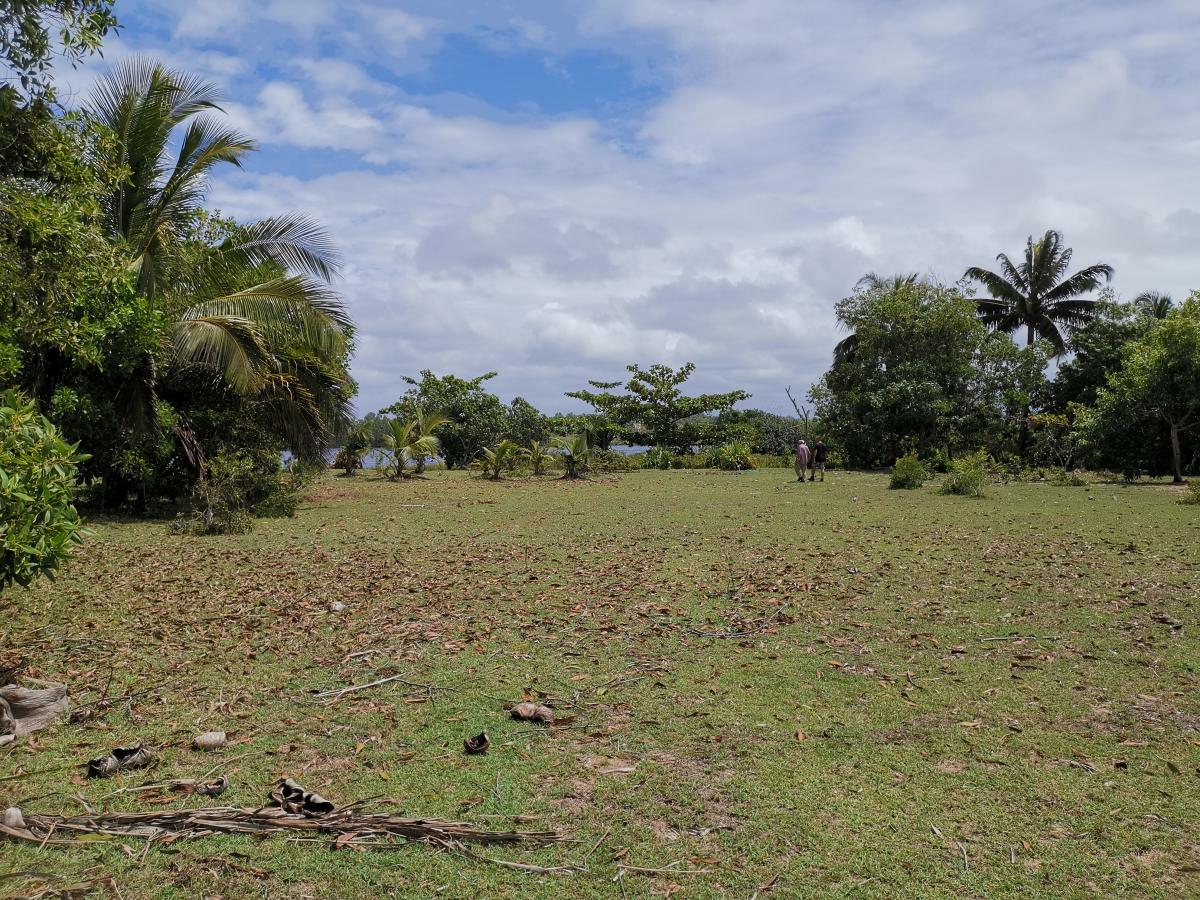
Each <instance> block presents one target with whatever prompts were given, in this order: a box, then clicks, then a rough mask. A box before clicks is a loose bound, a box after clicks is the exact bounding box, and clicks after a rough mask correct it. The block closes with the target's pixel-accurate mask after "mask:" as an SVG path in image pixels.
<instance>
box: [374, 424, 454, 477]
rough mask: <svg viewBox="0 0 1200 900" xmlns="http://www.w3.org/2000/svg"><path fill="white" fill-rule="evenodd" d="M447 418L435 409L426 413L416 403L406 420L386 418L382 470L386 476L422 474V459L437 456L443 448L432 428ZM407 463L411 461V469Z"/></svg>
mask: <svg viewBox="0 0 1200 900" xmlns="http://www.w3.org/2000/svg"><path fill="white" fill-rule="evenodd" d="M449 421H450V419H448V418H446V417H445V416H443V415H440V414H437V413H432V414H427V413H425V412H424V411H423V410H422V409H421V408H420V407H417V409H416V411H415V413H414V415H413V417H412V418H411V419H408V420H407V421H403V420H400V419H391V420H389V421H388V428H389V430H390V434H388V435H387V436H386V437H385V438H384V443H385V447H386V449H387V451H388V457H389V462H388V464H387V465H385V466H384V471H385V472H386V473H387V476H388V478H390V479H392V480H393V481H395V480H396V479H397V478H400V477H404V478H407V477H409V476H410V475H420V474H422V473H423V472H424V471H425V460H427V459H428V458H429V457H431V456H436V455H437V454H438V452H439V451H440V450H441V449H442V445H441V441H439V440H438V439H437V436H436V435H435V434H434V433H433V430H434V429H435V428H437V427H438V426H439V425H445V424H446V423H447V422H449ZM409 463H412V464H413V469H412V472H411V473H410V472H409V470H408V466H409Z"/></svg>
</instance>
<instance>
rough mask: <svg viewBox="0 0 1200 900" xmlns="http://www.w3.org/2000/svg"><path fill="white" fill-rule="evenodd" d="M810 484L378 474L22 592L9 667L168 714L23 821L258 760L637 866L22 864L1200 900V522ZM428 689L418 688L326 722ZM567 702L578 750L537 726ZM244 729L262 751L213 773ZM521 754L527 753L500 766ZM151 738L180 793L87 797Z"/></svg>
mask: <svg viewBox="0 0 1200 900" xmlns="http://www.w3.org/2000/svg"><path fill="white" fill-rule="evenodd" d="M783 474H784V473H781V472H779V471H771V470H761V471H751V472H741V473H723V472H716V471H688V470H684V471H666V472H659V471H645V472H637V473H631V474H628V475H622V476H601V477H597V478H594V479H592V480H586V481H585V480H580V481H570V480H560V479H534V478H528V479H520V478H513V479H506V480H503V481H499V482H491V481H487V480H483V479H477V478H470V477H466V476H465V475H464V474H463V473H447V472H434V473H431V474H430V475H429V477H428V478H426V479H422V480H415V479H414V480H411V481H402V482H388V481H385V480H383V479H381V478H379V477H378V476H376V475H373V474H362V475H360V476H359V477H357V478H353V479H346V478H335V477H327V478H323V479H322V480H321V481H319V482H318V483H317V484H316V485H315V486H314V488H313V489H312V490H311V493H310V495H309V499H308V500H307V502H306V503H305V504H304V505H303V506H302V507H301V509H300V511H299V513H298V514H297V516H296V517H295V518H292V519H288V518H282V519H270V520H263V521H260V522H257V523H256V528H255V530H254V531H253V532H251V533H249V534H245V535H225V536H213V537H205V538H188V537H179V536H172V535H171V534H169V533H168V529H167V528H166V527H164V525H163V523H161V522H128V521H120V520H101V521H98V522H93V523H92V527H93V529H94V532H95V533H94V535H93V537H92V538H91V539H89V541H88V543H87V544H86V545H85V546H84V547H83V548H82V549H81V550H80V552H79V553H78V555H77V557H76V558H75V560H74V562H73V563H72V564H71V565H70V566H69V567H68V569H67V570H66V571H65V572H64V573H63V575H62V576H61V577H60V579H59V580H58V581H57V582H56V583H54V584H40V585H38V586H37V587H35V588H34V589H32V590H18V591H13V592H11V593H9V594H6V595H5V598H4V600H5V605H6V612H5V624H4V626H3V632H2V634H3V639H2V643H3V646H4V648H5V650H6V651H7V653H8V654H9V655H10V656H11V655H19V656H21V657H23V658H24V659H25V661H26V665H27V671H28V673H29V674H31V675H34V676H37V677H42V678H48V679H55V680H62V681H65V682H67V683H68V684H69V685H70V687H71V691H72V697H73V703H74V705H75V707H76V708H77V709H81V708H84V707H86V706H87V705H88V704H95V703H96V701H98V700H99V699H100V698H101V697H102V696H108V697H122V696H127V695H132V696H133V699H132V700H127V701H122V702H118V703H115V704H112V705H110V706H101V707H99V708H96V707H93V708H94V709H98V714H96V715H95V716H93V717H92V718H90V719H87V720H86V721H80V722H76V723H74V724H69V725H67V724H64V725H59V726H56V727H53V728H51V729H49V730H47V731H44V732H40V733H38V734H37V735H35V736H34V738H33V739H32V740H25V741H22V742H20V743H18V744H17V745H16V746H15V747H14V748H9V749H6V750H5V751H4V754H5V755H4V756H3V757H0V760H2V762H0V778H7V777H8V776H11V775H22V777H20V778H18V779H10V780H7V781H0V798H2V799H3V803H4V804H7V803H14V802H20V803H22V804H23V805H24V806H25V808H26V809H27V810H36V811H41V812H46V813H59V812H61V813H75V812H79V811H81V806H80V800H82V801H84V802H86V803H89V804H91V805H92V806H93V807H95V808H96V809H114V810H115V809H135V808H139V806H141V805H144V804H145V803H147V801H146V800H145V799H143V800H138V799H137V798H136V797H135V796H134V795H133V794H132V793H128V792H127V793H122V794H116V795H113V794H112V792H113V791H114V790H116V789H117V788H118V787H122V786H128V785H135V784H140V783H142V782H143V781H155V782H157V781H164V780H167V779H168V778H176V777H193V778H194V777H199V776H200V775H202V774H204V773H205V772H206V771H208V770H209V769H210V768H211V767H212V766H214V765H216V764H217V763H220V762H224V763H225V767H224V769H223V770H222V771H223V772H225V773H227V774H228V775H229V776H230V779H231V781H232V786H231V788H230V789H229V792H228V793H227V794H226V795H225V796H224V797H222V798H221V801H220V802H221V803H229V804H231V805H257V804H259V803H261V802H262V801H263V800H264V798H265V796H266V792H267V790H268V789H269V786H270V784H271V782H272V781H274V780H275V779H277V778H279V777H281V776H283V775H290V776H292V777H293V778H295V779H296V780H297V781H299V782H300V783H301V784H303V785H305V786H306V787H308V788H310V789H312V790H315V791H318V792H320V793H321V794H323V795H325V796H326V797H329V798H330V799H332V800H335V801H337V802H350V801H354V800H359V799H363V798H367V797H376V796H380V795H385V796H387V797H390V798H394V799H395V800H396V802H397V806H396V808H397V809H398V811H400V812H402V813H404V814H407V815H428V816H436V817H441V818H462V819H467V820H470V821H474V822H475V823H477V824H479V825H485V826H486V825H493V826H496V827H510V826H511V825H512V824H513V822H514V817H529V819H528V821H526V822H525V827H530V828H540V827H546V826H550V827H557V828H562V829H566V830H568V831H570V832H571V833H572V834H573V835H574V836H575V837H576V838H577V839H578V844H573V845H568V846H565V847H555V848H549V849H545V850H538V851H533V852H522V851H513V850H506V849H489V850H487V851H486V852H487V853H488V854H490V855H493V856H497V857H503V858H506V859H512V860H519V861H522V862H529V863H535V864H539V865H556V864H564V863H570V862H574V861H578V860H579V859H580V858H582V856H583V855H584V854H585V853H586V852H587V850H588V849H589V848H591V847H592V846H593V845H595V844H596V843H597V842H598V841H601V839H602V838H603V841H602V843H600V846H599V847H598V849H597V850H596V851H595V853H594V854H593V855H592V856H591V858H590V860H589V868H590V871H588V872H585V873H578V874H571V875H561V876H547V875H537V874H530V873H525V872H517V871H512V870H508V869H503V868H500V867H497V866H492V865H488V864H486V863H481V862H476V861H472V860H467V859H465V858H462V857H457V856H453V855H450V854H446V853H441V852H437V851H435V850H432V849H430V848H427V847H422V846H416V845H412V846H407V847H403V848H401V849H397V850H396V851H394V852H369V853H356V852H353V851H349V850H333V849H332V848H331V846H330V842H329V841H323V842H318V843H288V842H286V841H282V840H277V839H273V840H267V841H257V840H253V839H250V838H243V837H219V838H210V839H205V840H201V841H196V842H177V843H175V844H172V845H169V846H158V847H152V848H151V849H149V851H148V852H146V853H145V854H144V855H143V852H142V851H143V849H144V845H143V844H141V843H139V842H133V841H128V840H127V841H124V842H115V843H102V844H101V843H97V844H88V845H86V846H82V847H74V848H67V849H56V848H52V847H47V848H45V849H44V850H41V851H39V850H38V849H37V848H36V847H31V846H23V845H16V844H11V843H0V871H5V872H17V871H36V872H50V873H58V874H61V875H64V876H67V877H70V878H78V877H79V876H81V874H84V873H91V874H92V876H94V875H96V874H103V875H106V876H107V875H111V876H112V877H114V878H115V879H116V882H117V883H118V884H119V886H120V888H121V890H122V892H123V894H124V895H125V896H137V897H141V896H160V897H195V896H202V895H210V894H221V895H224V896H230V897H232V896H239V897H240V896H246V897H251V896H272V897H284V896H296V897H298V896H301V895H305V894H308V895H313V896H321V897H360V896H364V895H368V894H379V895H381V896H387V895H391V894H396V895H402V896H431V895H439V896H452V897H467V896H491V897H495V896H522V897H547V898H550V897H562V896H572V897H612V896H614V891H616V890H617V886H616V885H614V884H613V881H612V879H613V877H614V876H615V875H617V874H618V871H619V870H618V866H619V865H626V866H635V867H640V868H643V869H662V868H665V867H674V868H677V869H683V870H690V871H699V870H703V871H705V873H706V874H702V875H696V874H679V875H671V874H662V873H658V874H647V873H638V872H635V871H628V872H626V874H625V875H624V877H623V878H622V882H623V884H624V886H625V889H626V891H627V893H628V895H629V896H631V897H632V896H647V895H649V894H650V892H652V891H654V892H657V893H659V894H660V895H661V894H664V893H667V892H669V891H670V890H671V889H672V887H671V886H672V885H679V886H680V889H679V891H678V895H680V896H688V897H719V896H750V895H751V894H753V893H754V892H755V891H756V890H759V889H760V888H762V887H763V885H766V884H772V885H773V890H774V891H775V893H776V894H777V895H778V896H808V895H817V896H846V895H852V896H858V897H889V896H897V895H909V896H911V895H914V893H916V894H919V895H921V896H931V897H935V896H945V897H956V896H1005V895H1007V896H1024V897H1063V896H1080V897H1082V896H1096V895H1101V896H1114V895H1124V896H1146V897H1151V896H1163V897H1166V896H1185V895H1189V894H1195V893H1196V892H1197V891H1200V883H1198V882H1197V875H1196V872H1197V870H1198V868H1200V848H1198V843H1197V839H1196V825H1197V822H1198V821H1200V801H1198V800H1197V791H1196V786H1197V774H1198V773H1197V766H1198V765H1200V690H1198V689H1197V688H1198V684H1197V673H1196V660H1197V659H1200V642H1198V640H1197V636H1196V629H1195V622H1196V613H1197V585H1198V584H1200V521H1198V520H1197V518H1196V516H1195V515H1194V513H1193V512H1192V510H1190V509H1188V508H1186V507H1183V506H1180V505H1179V504H1178V503H1175V502H1174V499H1175V498H1174V496H1173V494H1172V493H1171V492H1169V491H1167V490H1166V489H1164V488H1162V487H1158V486H1154V487H1140V488H1135V489H1122V488H1117V487H1113V486H1102V485H1094V486H1092V487H1090V488H1089V489H1088V490H1087V491H1084V490H1080V491H1058V490H1054V489H1053V488H1051V487H1048V486H1046V485H1037V484H1018V483H1013V484H1008V485H996V486H990V487H989V495H988V496H989V500H988V502H987V503H981V504H974V503H970V504H967V503H961V502H959V501H958V500H957V499H956V498H953V497H943V496H940V495H939V494H936V493H932V492H930V493H925V494H922V495H920V496H919V497H918V498H914V497H913V496H912V495H904V494H901V493H900V492H896V491H889V490H888V476H886V475H859V474H846V473H842V472H833V473H830V475H829V477H828V478H827V480H826V482H825V483H824V484H823V485H820V486H818V485H805V486H803V487H802V486H799V485H796V484H794V483H792V482H791V481H790V480H789V479H787V478H784V477H783ZM390 675H400V676H401V677H402V678H403V679H404V682H407V683H404V682H399V681H397V682H392V683H389V684H387V685H383V686H381V687H379V688H374V689H371V690H367V691H361V692H358V693H355V694H350V695H348V696H346V697H344V698H342V699H341V700H340V701H338V702H336V703H334V704H332V705H321V704H319V703H317V702H316V701H315V700H314V698H313V692H314V691H316V690H319V689H324V688H330V687H339V686H344V685H348V684H358V683H365V682H369V681H373V680H376V679H379V678H384V677H387V676H390ZM425 686H427V687H425ZM543 695H545V699H548V700H549V701H550V702H551V703H552V704H553V705H554V706H555V707H556V708H557V711H558V713H559V714H560V715H563V716H566V715H570V716H574V720H573V721H572V722H571V723H569V725H568V726H567V727H563V728H557V729H553V730H549V731H548V730H545V729H540V728H537V727H531V726H530V725H529V723H522V722H516V721H513V720H511V719H509V718H508V717H507V715H506V714H505V704H506V702H507V701H514V700H519V699H522V698H523V697H526V696H528V697H535V698H542V697H543ZM205 730H222V731H226V732H227V733H228V735H229V739H230V741H229V744H228V745H227V746H226V747H225V748H224V749H222V750H221V751H218V752H217V753H208V754H202V753H198V752H195V751H193V750H191V749H190V743H191V739H192V737H193V736H194V735H195V734H196V733H198V732H200V731H205ZM483 730H486V731H487V732H488V733H489V735H490V736H491V741H492V745H491V749H490V750H489V752H488V753H487V754H485V755H482V756H466V755H465V754H464V753H463V751H462V740H463V738H464V737H467V736H469V735H473V734H477V733H478V732H480V731H483ZM137 738H141V739H143V740H145V741H146V743H147V744H148V745H150V746H152V747H154V748H155V749H156V751H157V752H158V754H159V756H160V760H161V761H160V764H159V766H158V767H157V768H156V769H154V770H152V771H150V772H145V773H132V774H130V775H128V776H125V777H124V778H123V779H122V780H120V781H116V780H108V781H101V782H98V781H93V782H87V781H85V780H84V779H82V778H81V777H80V775H81V773H82V763H84V762H85V761H86V760H87V759H88V758H89V757H91V756H95V755H99V754H100V753H102V752H107V750H108V749H110V748H111V747H113V746H118V745H124V744H128V743H130V742H132V741H133V740H135V739H137ZM72 766H78V767H77V768H66V769H64V770H63V771H53V770H55V769H58V768H60V767H72ZM37 773H43V774H37ZM76 797H78V798H79V799H76ZM182 804H189V805H192V806H195V805H198V802H197V800H195V799H191V800H188V799H183V798H179V797H171V798H165V799H163V800H162V801H158V805H166V806H171V805H182ZM964 853H965V854H966V862H965V864H964ZM20 884H21V882H19V881H15V882H10V883H7V884H5V885H4V888H5V889H6V890H15V889H16V888H17V887H19V886H20Z"/></svg>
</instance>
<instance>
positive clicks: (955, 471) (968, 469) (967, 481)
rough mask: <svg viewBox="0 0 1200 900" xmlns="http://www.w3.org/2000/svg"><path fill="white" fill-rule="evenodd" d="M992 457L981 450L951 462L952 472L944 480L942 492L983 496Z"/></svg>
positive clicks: (964, 495)
mask: <svg viewBox="0 0 1200 900" xmlns="http://www.w3.org/2000/svg"><path fill="white" fill-rule="evenodd" d="M989 462H990V457H988V455H987V452H986V451H984V450H980V451H978V452H976V453H970V454H968V455H966V456H963V457H960V458H959V459H956V460H954V461H953V462H951V463H950V472H949V474H947V475H946V479H945V481H943V482H942V487H941V493H943V494H957V495H959V496H961V497H982V496H983V486H984V484H986V483H987V477H988V476H987V471H988V463H989Z"/></svg>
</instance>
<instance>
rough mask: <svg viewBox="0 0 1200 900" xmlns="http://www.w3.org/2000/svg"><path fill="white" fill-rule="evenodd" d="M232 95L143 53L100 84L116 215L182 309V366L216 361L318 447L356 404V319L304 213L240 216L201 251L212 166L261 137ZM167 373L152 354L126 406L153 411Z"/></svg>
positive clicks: (107, 204)
mask: <svg viewBox="0 0 1200 900" xmlns="http://www.w3.org/2000/svg"><path fill="white" fill-rule="evenodd" d="M218 100H219V92H218V91H217V89H216V87H215V86H213V85H211V84H209V83H207V82H204V81H202V80H200V79H197V78H194V77H192V76H190V75H187V74H184V73H180V72H176V71H172V70H170V69H167V68H165V67H163V66H162V65H160V64H158V63H155V62H153V61H150V60H145V59H138V58H135V59H131V60H128V61H126V62H125V63H123V64H122V65H121V66H119V67H117V69H115V70H114V71H113V72H112V73H111V74H109V75H108V76H106V77H105V78H104V79H103V80H102V81H101V82H100V83H99V84H98V85H97V86H96V88H95V89H94V91H93V93H92V95H91V98H90V100H89V102H88V104H87V110H88V112H89V113H90V114H91V115H92V116H94V117H95V118H96V119H97V120H98V121H99V122H101V123H103V124H104V125H105V126H107V127H108V128H109V129H111V131H112V132H113V134H114V135H115V136H116V141H115V142H114V143H113V144H112V145H111V147H112V154H113V158H112V159H111V160H108V161H107V162H108V163H109V164H110V165H114V166H119V167H120V168H122V169H123V170H124V171H125V172H126V173H127V176H126V177H125V178H124V179H123V180H122V181H121V182H120V183H119V184H117V185H116V186H115V187H114V189H113V190H112V191H111V193H110V194H109V196H108V197H106V198H105V200H104V204H103V205H104V215H105V221H106V223H107V227H108V229H109V232H110V236H111V238H112V239H113V240H114V241H115V242H117V243H118V244H119V245H121V246H122V247H124V248H126V250H127V252H128V254H129V256H130V258H131V267H132V268H134V269H136V271H137V286H138V290H139V292H140V293H142V294H143V295H144V296H145V297H146V298H147V299H148V300H149V301H150V302H151V304H152V306H153V307H154V308H155V309H156V310H157V311H161V312H162V313H164V314H165V315H166V316H167V317H168V319H169V320H170V326H169V329H168V339H169V343H170V353H169V366H170V371H171V372H172V373H181V374H182V373H189V372H193V371H195V370H202V371H204V372H208V373H211V374H212V375H214V376H215V377H217V378H219V379H220V380H221V382H222V383H223V384H224V385H225V386H226V387H228V388H229V389H232V390H233V391H235V392H237V393H239V394H241V395H243V396H246V397H248V398H252V399H254V400H255V401H258V402H260V403H261V404H262V406H263V408H264V410H266V411H269V412H271V413H273V415H274V419H275V422H276V424H277V425H278V427H279V428H280V429H281V430H282V431H283V432H284V433H285V434H286V436H287V439H288V441H289V443H290V444H291V447H292V449H293V450H294V451H295V452H296V453H298V454H300V455H303V456H308V457H313V458H316V457H318V456H319V455H320V453H321V452H322V451H323V449H324V447H325V445H326V444H327V440H328V437H329V436H330V435H331V434H332V433H334V432H336V431H337V430H339V429H340V428H342V427H343V426H344V425H345V424H346V423H347V421H348V416H349V399H350V393H351V388H350V382H349V378H348V375H347V374H346V372H345V360H346V357H347V355H348V353H349V350H350V341H351V334H352V323H351V321H350V318H349V316H348V314H347V312H346V309H345V307H344V305H343V304H342V302H341V300H340V298H339V297H338V296H337V294H336V293H335V292H334V291H333V290H332V289H331V288H330V287H329V281H330V279H331V278H332V277H333V276H334V275H335V274H336V272H337V270H338V264H339V261H338V255H337V252H336V250H335V249H334V247H333V244H332V242H331V241H330V240H329V238H328V236H327V235H326V234H325V232H324V231H323V230H322V229H321V228H320V226H319V225H318V224H317V223H316V222H314V221H313V220H311V219H309V218H307V217H304V216H299V215H284V216H279V217H274V218H270V219H264V220H262V221H259V222H255V223H252V224H250V225H246V226H238V227H233V228H227V229H225V230H224V231H223V233H220V234H218V235H217V240H216V242H215V244H214V245H213V246H209V247H204V248H203V252H201V253H199V254H197V253H196V252H195V249H196V241H195V240H194V238H195V235H196V231H197V227H196V226H197V222H198V221H200V220H202V218H203V206H202V204H203V201H204V199H205V197H206V192H207V184H208V177H209V175H210V174H211V172H212V170H213V169H214V168H215V167H216V166H218V165H220V164H222V163H228V164H231V165H236V166H240V165H241V161H242V158H243V157H244V156H245V155H246V154H247V153H249V152H250V151H252V150H253V149H254V147H255V145H254V143H253V142H252V141H251V140H250V139H249V138H247V137H245V136H243V135H241V134H239V133H238V132H237V131H235V130H233V129H231V128H228V127H227V126H226V125H225V124H224V122H223V120H222V119H221V118H220V117H219V116H218V115H217V113H219V111H220V107H219V106H218ZM172 142H177V143H178V149H177V151H176V152H175V153H174V154H172V153H171V151H170V147H171V145H172ZM172 157H173V159H172ZM202 243H203V242H202ZM168 374H170V373H168ZM159 381H160V375H159V373H158V372H157V371H156V367H155V366H154V365H153V364H152V361H147V365H146V366H144V367H143V368H142V370H141V372H140V373H139V377H138V378H135V379H131V380H130V382H129V383H128V384H127V385H126V389H125V391H124V394H125V395H126V396H127V398H128V402H127V403H126V407H127V408H128V409H129V410H130V411H135V412H136V411H140V412H141V413H142V414H143V415H144V414H145V412H146V411H147V410H148V409H149V404H150V401H151V400H152V399H153V397H154V396H155V393H156V390H157V387H158V383H159Z"/></svg>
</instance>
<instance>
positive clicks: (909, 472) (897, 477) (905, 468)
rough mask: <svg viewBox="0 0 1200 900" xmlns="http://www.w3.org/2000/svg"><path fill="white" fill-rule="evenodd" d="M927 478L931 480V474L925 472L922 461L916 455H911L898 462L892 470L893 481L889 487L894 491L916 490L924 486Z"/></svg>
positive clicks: (901, 458)
mask: <svg viewBox="0 0 1200 900" xmlns="http://www.w3.org/2000/svg"><path fill="white" fill-rule="evenodd" d="M927 478H929V473H928V472H926V471H925V467H924V466H923V465H921V461H920V460H919V459H917V457H916V455H915V454H913V453H910V454H908V455H907V456H902V457H900V458H899V459H898V460H896V465H895V466H894V467H893V468H892V480H891V482H890V483H889V484H888V487H889V488H892V489H893V490H906V491H909V490H915V489H916V488H919V487H921V486H922V485H924V484H925V481H926V479H927Z"/></svg>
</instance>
